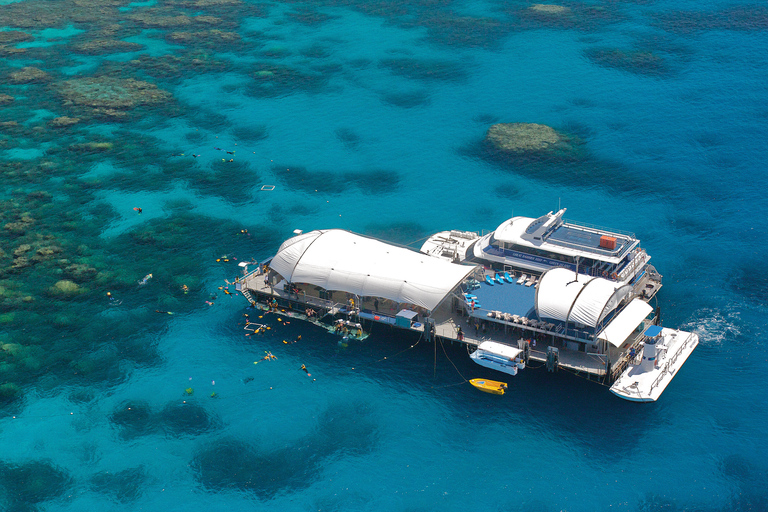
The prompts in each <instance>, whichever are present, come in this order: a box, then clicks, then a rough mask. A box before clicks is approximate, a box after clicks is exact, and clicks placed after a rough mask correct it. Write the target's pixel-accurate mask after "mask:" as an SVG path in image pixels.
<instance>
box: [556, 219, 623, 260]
mask: <svg viewBox="0 0 768 512" xmlns="http://www.w3.org/2000/svg"><path fill="white" fill-rule="evenodd" d="M606 233H607V232H606V231H603V230H598V229H594V228H590V227H588V226H580V225H578V224H571V223H564V224H562V225H560V226H559V227H558V228H557V229H555V230H554V231H553V232H552V233H550V234H549V236H547V238H546V243H548V244H550V245H554V246H560V247H566V248H569V249H575V250H578V251H582V252H584V253H589V254H593V255H596V256H611V257H619V256H621V255H622V254H624V252H625V251H626V250H627V249H629V248H631V247H632V246H633V245H634V244H635V242H637V240H636V239H635V238H634V237H632V236H629V235H627V234H623V233H615V232H610V233H609V234H608V236H611V237H612V238H614V239H615V243H616V245H615V247H614V248H613V249H608V248H605V247H602V246H601V245H600V241H601V239H602V237H603V236H605V235H606Z"/></svg>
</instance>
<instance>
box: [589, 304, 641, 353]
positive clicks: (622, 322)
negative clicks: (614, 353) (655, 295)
mask: <svg viewBox="0 0 768 512" xmlns="http://www.w3.org/2000/svg"><path fill="white" fill-rule="evenodd" d="M651 311H653V307H652V306H651V305H650V304H648V303H647V302H643V301H642V300H640V299H632V302H630V303H629V304H628V305H627V307H625V308H624V309H623V310H622V312H621V313H619V314H618V315H616V318H614V319H613V320H611V323H609V324H608V327H606V328H605V329H603V332H601V333H600V335H599V336H598V339H601V340H606V341H608V342H610V343H611V345H613V346H614V347H620V346H621V344H622V343H624V341H626V339H627V338H629V335H630V334H632V331H634V330H635V329H636V328H637V326H638V325H640V322H642V321H643V319H644V318H645V317H647V316H648V313H650V312H651Z"/></svg>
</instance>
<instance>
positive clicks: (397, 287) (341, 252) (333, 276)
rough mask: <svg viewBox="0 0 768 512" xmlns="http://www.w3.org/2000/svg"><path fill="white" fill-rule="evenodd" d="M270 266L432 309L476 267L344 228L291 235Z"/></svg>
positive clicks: (294, 276) (288, 275) (297, 279)
mask: <svg viewBox="0 0 768 512" xmlns="http://www.w3.org/2000/svg"><path fill="white" fill-rule="evenodd" d="M270 267H272V269H274V270H275V271H276V272H278V273H279V274H280V275H281V276H283V277H284V278H285V279H286V280H288V282H291V283H308V284H312V285H315V286H320V287H322V288H325V289H326V290H338V291H344V292H349V293H354V294H356V295H360V296H368V297H384V298H387V299H391V300H394V301H397V302H405V303H409V304H416V305H418V306H421V307H424V308H426V309H428V310H433V309H435V307H436V306H437V305H438V304H439V303H440V302H442V300H443V299H444V298H445V296H446V295H448V293H449V292H450V291H451V290H452V289H453V288H455V287H456V286H457V285H458V284H459V283H461V281H462V280H464V278H465V277H466V276H467V275H469V274H470V273H471V272H472V271H473V270H474V269H475V267H472V266H467V265H457V264H455V263H450V262H447V261H444V260H441V259H438V258H434V257H432V256H427V255H426V254H422V253H419V252H416V251H414V250H410V249H406V248H403V247H397V246H394V245H390V244H387V243H384V242H381V241H379V240H374V239H372V238H367V237H364V236H361V235H356V234H354V233H350V232H349V231H343V230H340V229H331V230H318V231H311V232H309V233H304V234H301V235H298V236H295V237H293V238H289V239H288V240H286V241H285V242H283V244H282V245H281V246H280V249H279V250H278V252H277V254H276V255H275V257H274V258H273V259H272V262H271V263H270Z"/></svg>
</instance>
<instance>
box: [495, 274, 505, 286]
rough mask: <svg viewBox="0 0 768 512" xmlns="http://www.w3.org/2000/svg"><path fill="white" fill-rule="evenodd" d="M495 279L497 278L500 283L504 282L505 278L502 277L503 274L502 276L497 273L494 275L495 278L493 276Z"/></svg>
mask: <svg viewBox="0 0 768 512" xmlns="http://www.w3.org/2000/svg"><path fill="white" fill-rule="evenodd" d="M493 279H494V280H495V281H496V282H497V283H499V284H504V280H503V279H502V278H501V276H500V275H499V274H496V276H494V278H493Z"/></svg>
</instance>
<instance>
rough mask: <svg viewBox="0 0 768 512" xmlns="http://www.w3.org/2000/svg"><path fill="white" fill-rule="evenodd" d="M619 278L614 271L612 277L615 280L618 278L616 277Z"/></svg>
mask: <svg viewBox="0 0 768 512" xmlns="http://www.w3.org/2000/svg"><path fill="white" fill-rule="evenodd" d="M618 278H619V276H618V275H616V272H614V273H613V274H611V279H613V280H616V279H618Z"/></svg>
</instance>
